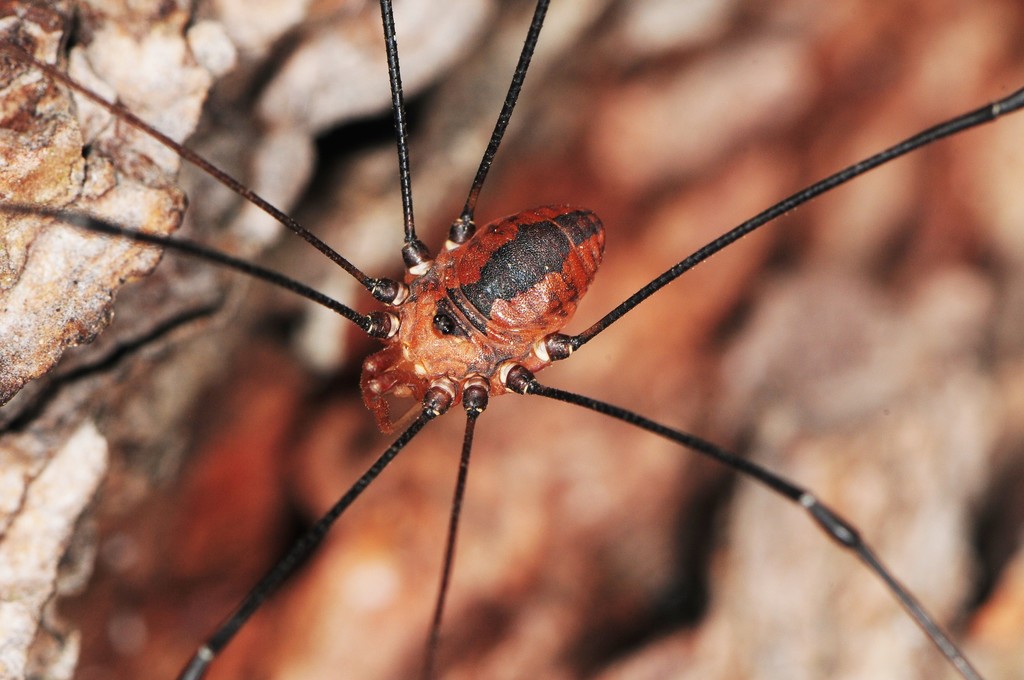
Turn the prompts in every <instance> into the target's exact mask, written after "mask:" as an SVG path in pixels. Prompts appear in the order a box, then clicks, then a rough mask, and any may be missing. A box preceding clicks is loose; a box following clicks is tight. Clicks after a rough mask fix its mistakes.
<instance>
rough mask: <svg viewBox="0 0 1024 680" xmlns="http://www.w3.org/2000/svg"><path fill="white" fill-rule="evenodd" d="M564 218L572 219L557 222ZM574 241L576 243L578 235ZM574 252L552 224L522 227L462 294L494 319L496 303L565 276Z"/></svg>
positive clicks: (563, 233) (496, 251)
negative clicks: (555, 274) (556, 276)
mask: <svg viewBox="0 0 1024 680" xmlns="http://www.w3.org/2000/svg"><path fill="white" fill-rule="evenodd" d="M571 214H572V213H570V215H571ZM562 217H568V215H566V216H560V217H559V218H557V219H558V221H559V222H561V220H562ZM575 222H576V223H578V222H579V220H575ZM569 229H572V227H571V226H570V227H569ZM575 231H581V229H576V230H575ZM572 237H573V238H574V239H575V237H576V233H575V232H574V233H573V236H572ZM571 249H572V246H571V244H570V242H569V237H567V236H566V233H565V232H564V231H563V230H562V229H561V228H559V226H557V225H556V224H554V223H553V222H551V221H550V220H542V221H538V222H530V223H526V224H520V225H519V231H518V232H517V233H516V236H515V238H513V239H512V240H511V241H509V242H508V243H506V244H504V245H502V246H501V247H500V248H498V249H497V250H495V251H494V252H493V253H492V254H491V256H490V258H489V259H488V260H487V263H486V264H485V265H484V267H483V269H482V270H481V271H480V279H479V280H477V281H475V282H473V283H469V284H466V285H464V286H462V292H463V294H464V295H465V296H466V298H467V299H468V300H469V302H470V303H471V304H472V305H473V306H474V307H476V308H477V309H478V310H479V311H480V313H481V314H483V315H484V316H485V317H487V318H488V319H490V318H491V307H493V306H494V303H495V301H497V300H511V299H512V298H514V297H516V296H517V295H520V294H522V293H526V292H528V291H529V290H530V289H531V288H533V287H534V286H536V285H537V284H539V283H540V282H541V281H543V280H544V277H545V276H547V275H548V274H550V273H552V272H561V271H562V267H563V265H564V264H565V259H566V257H567V256H568V254H569V251H570V250H571Z"/></svg>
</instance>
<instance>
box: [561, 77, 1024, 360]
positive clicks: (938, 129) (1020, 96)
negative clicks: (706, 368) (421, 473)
mask: <svg viewBox="0 0 1024 680" xmlns="http://www.w3.org/2000/svg"><path fill="white" fill-rule="evenodd" d="M1022 108H1024V89H1020V90H1017V91H1016V92H1014V93H1012V94H1010V95H1008V96H1006V97H1003V98H1002V99H999V100H997V101H995V102H992V103H991V104H986V105H985V106H982V107H980V108H977V109H975V110H974V111H969V112H968V113H965V114H963V115H961V116H957V117H955V118H951V119H949V120H947V121H945V122H944V123H939V124H938V125H935V126H933V127H930V128H928V129H927V130H924V131H923V132H919V133H918V134H916V135H913V136H911V137H908V138H907V139H904V140H903V141H902V142H899V143H898V144H894V145H893V146H891V147H889V148H888V149H885V150H884V151H880V152H879V153H876V154H875V155H873V156H869V157H868V158H865V159H864V160H862V161H859V162H857V163H854V164H853V165H850V166H848V167H846V168H844V169H842V170H840V171H839V172H836V173H833V174H831V175H829V176H828V177H826V178H825V179H823V180H820V181H818V182H815V183H814V184H812V185H810V186H808V187H806V188H804V189H801V190H800V191H798V192H796V193H795V194H793V195H791V196H789V197H788V198H784V199H783V200H781V201H779V202H778V203H776V204H775V205H773V206H771V207H770V208H768V209H766V210H763V211H762V212H760V213H758V214H757V215H755V216H754V217H752V218H750V219H749V220H747V221H746V222H744V223H742V224H740V225H738V226H736V227H734V228H733V229H731V230H729V231H727V232H726V233H725V234H722V235H721V236H719V237H718V238H716V239H715V240H714V241H711V242H710V243H708V244H707V245H705V246H704V247H702V248H701V249H699V250H697V251H696V252H694V253H693V254H692V255H689V256H687V257H686V258H685V259H683V260H681V261H680V262H678V263H676V264H675V265H673V266H672V267H671V268H669V269H668V270H666V271H665V272H664V273H663V274H661V275H660V276H658V277H657V278H655V279H654V280H653V281H651V282H650V283H648V284H647V285H646V286H644V287H643V288H641V289H640V290H638V291H637V292H635V293H633V295H631V296H629V298H627V299H626V300H625V301H624V302H622V303H621V304H620V305H618V306H617V307H615V308H614V309H613V310H611V311H610V312H608V313H607V314H605V315H604V317H602V318H601V319H600V320H598V321H597V323H595V324H594V325H592V326H591V327H590V328H588V329H586V330H585V331H583V332H582V333H580V334H579V335H574V336H571V337H568V336H560V337H561V338H562V340H563V341H564V344H567V345H568V351H567V352H564V353H563V354H561V355H559V356H557V358H565V357H566V356H568V355H569V353H571V351H572V350H576V349H579V348H580V347H582V346H583V345H585V344H586V343H588V342H590V341H591V340H593V339H594V337H596V336H597V335H598V334H599V333H601V332H602V331H604V330H605V329H606V328H608V327H609V326H611V325H612V324H613V323H615V322H616V321H618V320H619V319H621V318H622V317H623V316H625V315H626V313H627V312H629V311H630V310H631V309H633V308H634V307H636V306H637V305H639V304H640V303H641V302H643V301H644V300H646V299H647V298H649V297H651V296H652V295H654V293H656V292H657V291H659V290H661V289H662V288H664V287H665V286H667V285H668V284H669V283H671V282H673V281H675V280H676V279H677V278H679V277H680V276H681V275H682V274H683V273H684V272H686V271H689V270H690V269H693V268H694V267H696V266H697V265H698V264H700V263H701V262H703V261H704V260H706V259H708V258H709V257H711V256H712V255H714V254H715V253H717V252H718V251H720V250H722V249H724V248H726V247H727V246H729V245H730V244H732V243H733V242H735V241H737V240H739V239H740V238H742V237H744V236H746V235H747V234H749V233H750V232H752V231H754V230H755V229H758V228H760V227H762V226H764V225H765V224H767V223H768V222H771V221H772V220H774V219H775V218H777V217H780V216H781V215H783V214H785V213H787V212H789V211H790V210H793V209H794V208H796V207H797V206H800V205H803V204H804V203H806V202H807V201H810V200H811V199H813V198H815V197H817V196H819V195H821V194H823V193H825V192H827V191H831V190H832V189H834V188H836V187H837V186H839V185H840V184H845V183H846V182H849V181H850V180H851V179H853V178H854V177H858V176H859V175H863V174H864V173H866V172H868V171H869V170H873V169H874V168H877V167H878V166H880V165H884V164H886V163H888V162H889V161H891V160H894V159H896V158H899V157H900V156H903V155H905V154H908V153H910V152H911V151H913V150H915V149H919V148H921V147H922V146H927V145H929V144H931V143H932V142H935V141H938V140H940V139H942V138H943V137H949V136H950V135H955V134H957V133H959V132H963V131H964V130H969V129H970V128H973V127H977V126H979V125H983V124H985V123H991V122H992V121H994V120H995V119H996V118H999V117H1000V116H1003V115H1006V114H1008V113H1013V112H1014V111H1018V110H1020V109H1022Z"/></svg>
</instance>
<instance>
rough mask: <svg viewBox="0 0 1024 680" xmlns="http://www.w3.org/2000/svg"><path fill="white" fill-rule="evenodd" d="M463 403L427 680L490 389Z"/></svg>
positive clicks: (468, 395)
mask: <svg viewBox="0 0 1024 680" xmlns="http://www.w3.org/2000/svg"><path fill="white" fill-rule="evenodd" d="M462 402H463V405H465V407H466V433H465V435H464V436H463V438H462V456H461V457H460V459H459V474H458V478H457V479H456V481H455V492H454V494H453V495H452V510H451V514H450V515H449V518H448V539H447V541H446V542H445V549H444V562H443V564H442V565H441V584H440V585H439V586H438V589H437V602H436V603H435V604H434V616H433V618H432V619H431V621H430V632H429V633H428V634H427V653H426V656H425V658H424V662H423V675H422V677H423V679H424V680H429V679H430V678H433V677H434V666H435V665H436V663H437V646H438V640H439V638H440V635H441V618H442V617H443V616H444V605H445V602H446V601H447V599H448V585H449V584H450V583H451V575H452V566H453V565H454V564H455V543H456V539H457V538H458V533H459V517H460V515H461V512H462V499H463V498H464V497H465V495H466V479H467V478H468V476H469V456H470V453H471V452H472V450H473V431H474V430H475V429H476V419H477V417H479V415H480V414H481V413H482V412H483V410H484V409H485V408H487V390H486V389H485V388H483V387H481V386H479V385H474V386H472V387H470V388H468V389H467V390H466V391H465V392H464V396H463V400H462Z"/></svg>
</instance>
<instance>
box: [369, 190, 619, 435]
mask: <svg viewBox="0 0 1024 680" xmlns="http://www.w3.org/2000/svg"><path fill="white" fill-rule="evenodd" d="M603 253H604V227H603V226H602V224H601V221H600V220H599V219H598V218H597V216H596V215H595V214H594V213H592V212H590V211H589V210H581V209H576V208H571V207H568V206H547V207H543V208H537V209H534V210H527V211H524V212H521V213H518V214H516V215H512V216H509V217H505V218H502V219H500V220H495V221H494V222H491V223H490V224H488V225H486V226H485V227H483V228H482V229H480V230H479V231H478V232H477V233H476V234H475V235H474V236H473V237H472V238H470V239H469V240H468V241H467V242H466V243H465V244H463V245H461V246H459V247H457V248H455V249H454V250H448V251H445V252H443V253H441V254H440V255H439V256H438V257H437V259H436V260H435V261H434V262H433V263H432V264H431V266H430V269H429V270H428V271H427V272H426V273H424V274H423V275H422V276H420V277H418V278H416V279H414V280H413V281H412V282H411V284H410V295H409V298H408V300H406V301H405V302H404V303H403V304H402V305H400V306H399V308H398V310H397V311H398V316H399V319H400V324H401V325H400V328H399V331H398V333H397V334H396V335H395V336H394V337H392V338H389V339H388V340H386V341H385V345H386V346H385V348H384V349H383V350H381V351H380V352H377V353H376V354H374V355H372V356H370V357H369V358H367V360H366V361H365V362H364V363H363V375H362V379H361V381H360V382H361V386H362V389H363V400H364V401H365V403H366V405H367V407H368V408H369V409H370V410H371V411H372V412H373V414H374V416H375V417H376V418H377V423H378V424H379V425H380V427H381V429H384V430H386V431H389V430H391V429H393V427H394V425H395V421H394V420H393V419H392V418H391V414H390V409H389V405H388V401H387V397H388V395H393V396H394V397H398V398H411V399H415V400H417V401H418V400H420V399H422V398H423V395H424V393H425V392H426V389H427V387H428V386H429V385H430V384H431V383H433V382H435V381H438V380H441V379H447V380H449V381H451V383H453V384H454V385H455V386H456V390H457V391H458V390H461V386H462V384H463V383H464V382H465V380H467V379H468V378H470V377H472V376H482V377H483V378H485V379H486V380H487V382H488V383H489V391H490V393H491V395H494V396H497V395H499V394H503V393H504V392H505V391H506V389H505V387H504V385H503V384H502V382H501V380H499V379H497V373H498V371H499V368H500V367H501V366H502V364H505V363H507V362H515V363H518V364H521V365H523V366H525V367H526V368H528V369H529V370H531V371H538V370H540V369H542V368H544V367H546V366H547V365H548V364H550V363H551V362H550V360H549V359H548V358H547V357H546V355H545V354H544V352H543V351H540V352H539V353H538V350H537V349H536V347H537V344H538V342H540V341H543V339H544V338H546V337H547V336H548V335H550V334H552V333H555V332H557V331H559V330H560V329H561V328H562V327H563V326H564V325H565V324H566V323H568V321H569V319H570V318H572V315H573V313H574V312H575V311H576V306H577V303H578V302H579V300H580V298H581V297H582V296H583V294H584V293H586V291H587V288H588V287H589V286H590V283H591V281H593V279H594V275H595V273H596V272H597V268H598V266H599V265H600V264H601V257H602V255H603ZM455 396H456V397H457V396H458V395H457V394H456V395H455Z"/></svg>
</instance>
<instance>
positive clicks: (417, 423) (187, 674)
mask: <svg viewBox="0 0 1024 680" xmlns="http://www.w3.org/2000/svg"><path fill="white" fill-rule="evenodd" d="M437 415H438V412H437V411H436V410H434V409H430V408H428V407H426V406H425V407H424V409H423V411H422V412H421V413H420V415H419V416H417V418H416V420H414V421H413V422H412V424H411V425H409V427H408V428H407V429H406V430H405V431H404V432H402V434H401V435H399V437H398V439H396V440H395V442H394V443H393V444H392V445H391V446H390V447H389V448H388V449H387V451H385V452H384V453H383V454H381V456H380V458H378V459H377V460H376V461H374V463H373V465H371V466H370V469H368V470H367V471H366V472H364V473H363V476H362V477H360V478H359V479H358V480H357V481H356V483H355V484H353V485H352V487H351V488H350V489H349V490H348V491H346V492H345V493H344V494H343V495H342V497H341V498H339V499H338V502H337V503H335V504H334V506H333V507H331V509H330V510H328V511H327V512H326V513H324V515H323V517H321V518H320V519H318V520H317V522H316V524H314V525H313V526H312V527H310V528H309V530H308V531H307V532H306V533H305V534H304V535H303V536H302V538H300V539H299V540H298V541H297V542H296V543H295V545H293V546H292V549H291V550H290V551H289V552H288V554H287V555H285V557H284V558H283V559H282V560H281V561H280V562H278V563H277V564H275V565H274V567H273V568H272V569H271V570H270V571H269V572H268V573H267V574H266V575H265V576H264V577H263V578H262V579H260V582H259V583H257V584H256V586H255V587H254V588H253V589H252V590H250V591H249V593H248V595H246V596H245V599H243V600H242V603H241V604H240V605H239V606H238V609H236V610H235V612H234V613H233V614H232V615H231V616H230V617H229V618H228V619H227V621H225V622H224V623H223V624H222V625H221V626H220V628H218V629H217V631H216V632H215V633H214V634H213V635H211V636H210V638H209V639H208V640H207V641H206V643H204V644H203V645H202V646H201V647H200V648H199V649H198V650H196V653H195V655H194V656H193V657H192V659H191V660H190V661H189V663H188V665H187V666H186V667H185V668H184V670H182V672H181V674H180V675H179V676H178V677H179V680H199V679H200V678H202V677H203V676H204V675H205V674H206V670H207V669H208V668H209V666H210V664H211V663H213V660H214V659H216V658H217V655H218V654H220V652H221V651H223V649H224V648H225V647H226V646H227V644H228V643H229V642H231V640H232V639H233V638H234V637H235V635H236V634H237V633H238V631H239V630H240V629H241V628H242V626H243V625H245V622H246V621H248V620H249V618H250V617H251V616H252V615H253V614H255V613H256V610H257V609H259V608H260V606H261V605H262V604H263V603H264V602H265V601H266V600H267V598H269V597H270V596H271V595H272V594H273V593H274V592H275V591H276V590H277V589H278V588H279V587H280V586H281V584H282V583H284V582H285V581H286V580H287V579H288V577H289V576H291V575H292V573H294V572H295V570H296V569H298V568H299V566H301V565H302V563H303V562H305V561H306V558H308V557H309V555H310V554H311V553H312V552H313V551H314V550H315V549H316V547H317V546H318V545H320V542H321V541H323V539H324V536H326V535H327V532H328V531H329V530H330V528H331V525H333V524H334V522H335V521H336V520H337V519H338V518H339V517H340V516H341V514H342V513H343V512H345V510H346V509H347V508H348V506H350V505H352V502H353V501H355V499H356V498H358V497H359V496H360V494H362V493H363V491H365V490H366V487H367V486H369V485H370V483H371V482H372V481H373V480H374V479H376V478H377V476H378V475H380V473H381V472H383V471H384V468H386V467H387V466H388V464H389V463H390V462H391V461H392V460H394V459H395V457H396V456H397V455H398V454H399V453H400V452H401V451H402V449H403V448H405V445H406V444H408V443H409V442H410V441H411V440H412V438H413V437H415V436H416V435H417V434H418V433H419V431H420V430H422V429H423V426H424V425H426V424H427V423H428V422H430V421H431V420H433V419H434V418H435V417H437Z"/></svg>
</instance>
